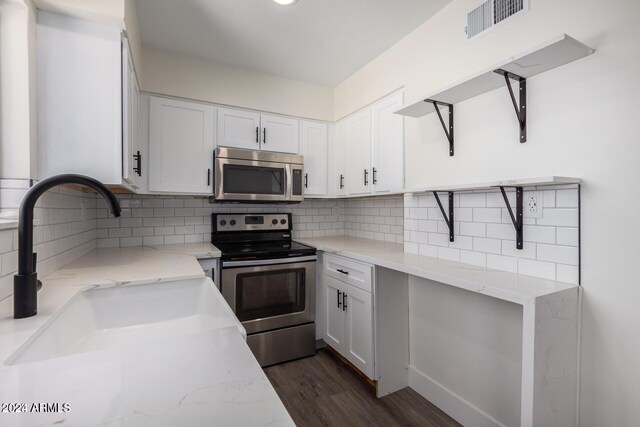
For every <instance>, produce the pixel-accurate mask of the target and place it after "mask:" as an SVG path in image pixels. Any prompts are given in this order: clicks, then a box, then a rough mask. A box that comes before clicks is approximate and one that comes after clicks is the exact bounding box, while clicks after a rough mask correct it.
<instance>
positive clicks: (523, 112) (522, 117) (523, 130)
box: [494, 69, 527, 143]
mask: <svg viewBox="0 0 640 427" xmlns="http://www.w3.org/2000/svg"><path fill="white" fill-rule="evenodd" d="M494 73H498V74H501V75H503V76H504V81H505V83H506V84H507V88H508V89H509V95H510V96H511V102H512V103H513V108H514V109H515V110H516V116H517V117H518V123H519V124H520V142H521V143H523V142H527V79H526V78H524V77H522V76H519V75H517V74H513V73H510V72H508V71H506V70H503V69H497V70H494ZM509 79H513V80H517V81H518V83H519V85H520V91H519V93H520V96H519V97H518V99H519V101H520V102H519V104H520V106H518V102H516V97H515V96H514V94H513V88H512V87H511V81H510V80H509Z"/></svg>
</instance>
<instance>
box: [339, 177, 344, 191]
mask: <svg viewBox="0 0 640 427" xmlns="http://www.w3.org/2000/svg"><path fill="white" fill-rule="evenodd" d="M343 188H344V175H342V174H340V189H341V190H342V189H343Z"/></svg>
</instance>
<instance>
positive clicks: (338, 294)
mask: <svg viewBox="0 0 640 427" xmlns="http://www.w3.org/2000/svg"><path fill="white" fill-rule="evenodd" d="M341 293H342V292H340V291H338V308H340V294H341Z"/></svg>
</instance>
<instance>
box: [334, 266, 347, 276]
mask: <svg viewBox="0 0 640 427" xmlns="http://www.w3.org/2000/svg"><path fill="white" fill-rule="evenodd" d="M336 271H337V272H338V273H342V274H346V275H347V276H348V275H349V272H348V271H344V270H340V269H339V268H338V269H336Z"/></svg>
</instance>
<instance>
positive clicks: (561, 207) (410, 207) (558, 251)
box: [404, 186, 579, 283]
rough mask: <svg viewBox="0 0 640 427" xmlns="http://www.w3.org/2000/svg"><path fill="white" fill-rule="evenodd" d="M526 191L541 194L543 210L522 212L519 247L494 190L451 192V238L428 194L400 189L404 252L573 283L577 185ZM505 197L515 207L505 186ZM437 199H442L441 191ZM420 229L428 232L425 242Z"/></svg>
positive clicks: (576, 260)
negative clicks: (533, 213)
mask: <svg viewBox="0 0 640 427" xmlns="http://www.w3.org/2000/svg"><path fill="white" fill-rule="evenodd" d="M529 191H536V192H538V194H539V195H540V196H541V198H542V200H541V201H540V204H541V206H542V207H543V210H542V218H539V219H536V218H532V217H528V216H525V217H524V218H523V223H524V229H523V234H524V245H523V248H522V249H517V248H516V242H515V238H516V231H515V229H514V226H513V223H512V221H511V217H510V215H509V212H508V210H507V208H506V205H505V202H504V198H503V196H502V193H501V192H499V191H495V190H487V191H475V192H471V193H457V194H455V195H454V206H456V208H455V211H454V214H455V223H454V231H455V238H454V241H453V242H449V228H448V227H447V224H446V223H445V221H444V219H443V217H442V214H441V212H440V210H439V209H438V208H437V204H436V202H435V198H434V197H433V196H432V195H430V194H420V195H406V196H405V199H404V200H405V215H404V216H405V218H407V219H405V225H404V230H405V233H404V239H405V252H409V253H422V254H423V255H425V256H432V257H439V258H444V259H456V257H457V258H459V261H460V262H463V263H467V264H471V265H477V266H482V267H488V268H493V269H498V270H505V271H510V272H514V273H520V274H526V275H532V276H537V277H543V278H551V279H556V278H557V280H563V281H567V282H571V283H577V281H578V277H579V267H578V264H579V247H578V245H579V242H578V209H579V206H578V199H579V197H578V191H579V190H578V188H577V187H576V186H559V187H554V188H548V187H541V188H525V191H524V195H525V198H526V196H527V192H529ZM507 198H508V200H509V202H510V203H511V206H512V208H513V209H514V210H515V191H513V190H512V189H508V190H507ZM441 200H442V201H443V202H447V201H448V200H447V198H446V197H441ZM457 206H460V207H457ZM445 208H446V205H445ZM425 217H427V218H428V220H426V219H424V218H425ZM420 218H422V219H420ZM434 222H435V223H436V224H437V229H436V230H435V231H433V223H434ZM416 226H417V227H418V228H417V229H416ZM421 227H422V228H421ZM420 232H428V245H426V244H425V242H424V235H423V234H420ZM436 250H437V253H436ZM456 251H457V252H456Z"/></svg>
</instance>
